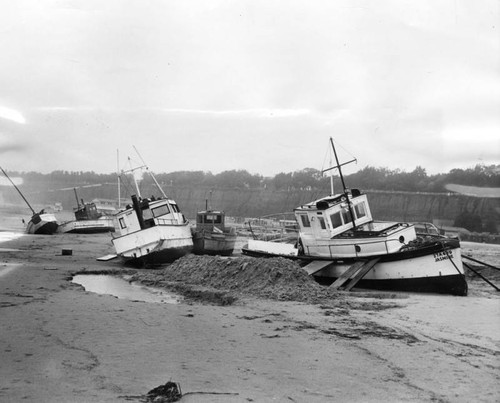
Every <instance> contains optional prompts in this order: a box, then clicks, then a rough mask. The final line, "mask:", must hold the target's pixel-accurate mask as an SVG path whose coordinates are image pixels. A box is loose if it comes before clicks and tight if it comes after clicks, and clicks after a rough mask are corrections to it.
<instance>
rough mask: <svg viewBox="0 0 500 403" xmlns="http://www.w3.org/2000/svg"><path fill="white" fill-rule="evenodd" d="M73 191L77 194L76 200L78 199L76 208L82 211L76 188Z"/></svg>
mask: <svg viewBox="0 0 500 403" xmlns="http://www.w3.org/2000/svg"><path fill="white" fill-rule="evenodd" d="M73 191H74V192H75V198H76V208H77V209H80V202H79V201H78V194H77V193H76V188H73ZM82 203H83V202H82Z"/></svg>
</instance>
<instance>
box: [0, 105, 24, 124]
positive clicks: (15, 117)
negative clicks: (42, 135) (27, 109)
mask: <svg viewBox="0 0 500 403" xmlns="http://www.w3.org/2000/svg"><path fill="white" fill-rule="evenodd" d="M0 118H2V119H6V120H11V121H12V122H16V123H19V124H22V125H24V124H26V119H25V118H24V116H23V115H22V114H21V113H20V112H19V111H16V110H15V109H10V108H6V107H5V106H0Z"/></svg>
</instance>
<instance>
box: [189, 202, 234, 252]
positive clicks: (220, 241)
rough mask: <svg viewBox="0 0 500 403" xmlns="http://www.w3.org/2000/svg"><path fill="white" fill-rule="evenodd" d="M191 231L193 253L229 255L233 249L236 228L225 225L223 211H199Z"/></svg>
mask: <svg viewBox="0 0 500 403" xmlns="http://www.w3.org/2000/svg"><path fill="white" fill-rule="evenodd" d="M192 232H193V244H194V249H193V252H194V253H195V254H198V255H220V256H229V255H231V254H232V253H233V251H234V245H235V243H236V230H235V228H229V227H226V225H225V213H224V212H223V211H220V210H203V211H199V212H198V213H197V214H196V227H195V228H193V231H192Z"/></svg>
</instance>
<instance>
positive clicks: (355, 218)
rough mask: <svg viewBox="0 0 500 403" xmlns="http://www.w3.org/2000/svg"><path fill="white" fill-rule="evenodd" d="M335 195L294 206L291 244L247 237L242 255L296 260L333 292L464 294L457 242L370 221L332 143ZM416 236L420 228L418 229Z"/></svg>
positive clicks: (362, 196) (367, 209) (364, 201)
mask: <svg viewBox="0 0 500 403" xmlns="http://www.w3.org/2000/svg"><path fill="white" fill-rule="evenodd" d="M330 142H331V146H332V149H333V152H334V154H335V159H336V163H337V164H336V166H334V167H332V168H329V169H328V170H330V169H338V171H339V174H340V179H341V181H342V185H343V191H342V193H340V194H334V192H333V189H332V193H331V195H330V196H327V197H323V198H320V199H318V200H314V201H312V202H310V203H306V204H304V205H301V206H299V207H297V208H295V210H294V213H295V217H296V220H297V222H298V225H299V232H298V237H296V238H295V240H294V241H293V242H292V243H282V242H270V241H263V240H258V239H257V240H254V239H251V240H249V242H248V245H246V246H245V247H244V248H242V252H243V253H244V254H247V255H252V256H264V257H269V256H284V257H288V258H292V259H299V260H301V261H302V262H303V263H304V267H303V268H304V270H305V271H306V272H307V273H308V274H310V275H312V276H314V277H315V279H316V280H317V281H318V282H320V283H324V284H329V285H330V286H331V287H333V288H340V287H343V288H345V289H346V290H350V289H351V288H352V287H354V286H359V287H362V288H375V289H388V290H401V291H417V292H436V293H447V294H454V295H467V282H466V280H465V275H464V269H463V265H462V258H461V251H460V242H459V240H458V239H455V238H446V237H442V236H439V235H433V234H431V233H428V234H426V236H418V234H417V232H416V230H415V226H414V225H413V224H410V223H404V222H385V221H375V220H373V218H372V215H371V211H370V207H369V204H368V199H367V196H366V195H365V194H363V193H362V192H360V191H359V190H358V189H347V188H346V186H345V183H344V178H343V175H342V170H341V166H342V165H345V163H344V164H340V163H339V161H338V158H337V153H336V151H335V146H334V144H333V140H332V139H330ZM419 232H420V230H419Z"/></svg>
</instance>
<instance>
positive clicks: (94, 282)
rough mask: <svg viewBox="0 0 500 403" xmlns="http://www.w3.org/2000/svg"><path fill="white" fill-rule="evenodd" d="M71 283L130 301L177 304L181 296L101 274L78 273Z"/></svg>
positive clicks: (97, 292) (87, 289)
mask: <svg viewBox="0 0 500 403" xmlns="http://www.w3.org/2000/svg"><path fill="white" fill-rule="evenodd" d="M72 282H73V283H76V284H80V285H81V286H83V288H85V290H86V291H90V292H94V293H96V294H106V295H113V296H115V297H117V298H121V299H128V300H131V301H143V302H154V303H164V304H178V303H180V302H181V301H182V296H180V295H175V294H171V293H167V292H166V291H165V290H162V289H159V288H151V287H145V286H143V285H139V284H135V283H129V282H128V281H127V280H124V279H122V278H119V277H115V276H109V275H102V274H79V275H76V276H74V277H73V280H72Z"/></svg>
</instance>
